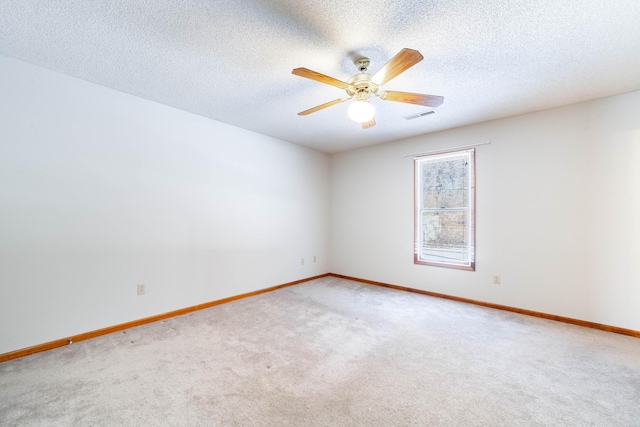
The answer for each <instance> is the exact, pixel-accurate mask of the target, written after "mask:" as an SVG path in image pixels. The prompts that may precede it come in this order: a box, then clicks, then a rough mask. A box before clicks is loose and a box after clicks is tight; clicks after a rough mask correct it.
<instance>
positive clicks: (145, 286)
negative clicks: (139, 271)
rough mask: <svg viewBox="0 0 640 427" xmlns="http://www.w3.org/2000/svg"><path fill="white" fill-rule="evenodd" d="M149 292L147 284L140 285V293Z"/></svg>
mask: <svg viewBox="0 0 640 427" xmlns="http://www.w3.org/2000/svg"><path fill="white" fill-rule="evenodd" d="M146 292H147V285H144V284H140V285H138V295H144V294H145V293H146Z"/></svg>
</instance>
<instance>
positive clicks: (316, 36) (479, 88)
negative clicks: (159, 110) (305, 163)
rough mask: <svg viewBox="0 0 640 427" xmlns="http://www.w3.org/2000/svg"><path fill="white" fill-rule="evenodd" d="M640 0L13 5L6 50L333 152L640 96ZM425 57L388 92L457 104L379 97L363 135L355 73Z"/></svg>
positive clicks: (89, 0) (2, 20)
mask: <svg viewBox="0 0 640 427" xmlns="http://www.w3.org/2000/svg"><path fill="white" fill-rule="evenodd" d="M639 23H640V3H639V2H638V0H615V1H606V0H563V1H559V0H535V1H531V0H484V1H463V0H442V1H438V0H435V1H425V0H421V1H417V0H373V1H366V2H363V1H361V0H360V1H354V0H339V1H336V0H322V1H315V0H313V1H300V0H271V1H266V0H263V1H258V0H244V1H236V0H129V1H108V0H2V1H1V2H0V53H2V54H5V55H8V56H11V57H14V58H18V59H21V60H24V61H27V62H30V63H33V64H36V65H40V66H43V67H45V68H49V69H52V70H56V71H60V72H63V73H66V74H69V75H71V76H75V77H79V78H81V79H85V80H88V81H91V82H95V83H98V84H100V85H103V86H106V87H110V88H113V89H117V90H120V91H123V92H127V93H130V94H134V95H137V96H140V97H143V98H147V99H150V100H153V101H157V102H161V103H163V104H167V105H170V106H173V107H177V108H180V109H183V110H186V111H190V112H193V113H196V114H200V115H202V116H206V117H210V118H213V119H216V120H219V121H221V122H225V123H229V124H232V125H235V126H239V127H241V128H245V129H249V130H252V131H255V132H259V133H262V134H265V135H270V136H273V137H276V138H280V139H283V140H286V141H290V142H293V143H296V144H300V145H304V146H308V147H312V148H315V149H317V150H320V151H324V152H328V153H333V152H338V151H343V150H348V149H352V148H357V147H363V146H367V145H372V144H377V143H381V142H386V141H391V140H395V139H400V138H405V137H409V136H413V135H418V134H424V133H428V132H433V131H437V130H443V129H448V128H452V127H457V126H462V125H467V124H471V123H477V122H482V121H487V120H492V119H497V118H501V117H507V116H513V115H516V114H522V113H527V112H532V111H537V110H542V109H546V108H551V107H556V106H560V105H566V104H570V103H574V102H580V101H585V100H589V99H594V98H600V97H604V96H608V95H613V94H618V93H623V92H629V91H633V90H638V89H640V72H639V71H638V70H640V32H639V30H638V28H639ZM405 47H408V48H412V49H416V50H419V51H420V52H421V53H422V54H423V56H424V58H425V59H424V60H423V61H422V62H420V63H418V64H417V65H415V66H414V67H413V68H410V69H409V70H408V71H406V72H405V73H403V74H401V75H400V76H398V77H397V78H395V79H394V80H392V81H391V82H389V83H387V84H386V85H385V87H384V88H385V89H388V90H399V91H407V92H419V93H426V94H433V95H442V96H444V97H445V101H444V104H443V105H442V106H441V107H439V108H438V114H432V115H427V116H425V117H422V118H419V119H415V120H405V119H403V117H404V116H407V115H411V114H415V113H420V112H423V111H425V110H427V108H425V107H420V106H416V105H409V104H400V103H396V102H389V101H382V100H380V99H377V98H376V99H374V101H373V102H374V104H375V105H376V109H377V113H376V119H377V126H375V127H374V128H371V129H366V130H363V129H361V128H360V126H359V125H357V124H355V123H353V122H351V121H350V120H349V119H348V118H347V115H346V110H347V106H348V105H347V103H342V104H339V105H336V106H333V107H330V108H327V109H324V110H321V111H319V112H316V113H314V114H311V115H309V116H305V117H300V116H297V115H296V113H297V112H299V111H302V110H306V109H308V108H311V107H314V106H316V105H318V104H322V103H325V102H327V101H331V100H333V99H336V98H340V97H342V96H344V91H342V90H340V89H338V88H335V87H333V86H329V85H324V84H321V83H318V82H314V81H311V80H308V79H303V78H301V77H298V76H294V75H292V74H291V70H292V69H293V68H297V67H306V68H310V69H312V70H315V71H318V72H321V73H323V74H327V75H329V76H332V77H335V78H338V79H341V80H346V79H347V78H348V77H349V76H351V75H353V74H356V69H355V67H354V65H353V60H354V59H355V58H357V57H360V56H367V57H369V58H370V59H371V62H372V64H371V67H370V68H369V71H370V72H375V71H377V70H378V69H379V68H380V67H382V66H383V65H384V64H385V63H386V62H387V61H388V60H389V59H390V58H391V57H393V56H394V55H395V54H396V53H397V52H398V51H400V50H401V49H402V48H405Z"/></svg>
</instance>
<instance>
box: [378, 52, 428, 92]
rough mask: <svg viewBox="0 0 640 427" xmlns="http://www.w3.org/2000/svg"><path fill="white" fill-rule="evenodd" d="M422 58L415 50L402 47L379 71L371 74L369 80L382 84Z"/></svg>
mask: <svg viewBox="0 0 640 427" xmlns="http://www.w3.org/2000/svg"><path fill="white" fill-rule="evenodd" d="M422 59H423V56H422V55H421V54H420V52H418V51H417V50H413V49H407V48H405V49H402V50H401V51H400V52H399V53H398V54H397V55H396V56H394V57H393V58H391V60H390V61H389V62H387V63H386V64H385V66H384V67H382V68H381V69H380V71H378V72H377V73H375V74H374V75H373V77H372V78H371V81H372V82H373V83H375V84H377V85H383V84H385V83H386V82H388V81H389V80H391V79H392V78H394V77H396V76H397V75H398V74H400V73H402V72H404V71H407V70H408V69H409V68H411V67H413V66H414V65H416V64H417V63H418V62H420V61H422Z"/></svg>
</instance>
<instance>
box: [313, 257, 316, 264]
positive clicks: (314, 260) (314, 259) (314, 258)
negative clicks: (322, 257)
mask: <svg viewBox="0 0 640 427" xmlns="http://www.w3.org/2000/svg"><path fill="white" fill-rule="evenodd" d="M313 262H314V263H315V262H316V256H315V255H314V256H313Z"/></svg>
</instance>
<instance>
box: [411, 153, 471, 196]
mask: <svg viewBox="0 0 640 427" xmlns="http://www.w3.org/2000/svg"><path fill="white" fill-rule="evenodd" d="M468 186H469V168H468V161H467V156H466V155H465V156H464V157H458V158H453V159H447V160H442V161H439V162H424V163H423V165H422V188H423V196H424V199H423V202H422V206H423V207H425V208H459V207H469V204H468V201H469V193H468V192H469V187H468Z"/></svg>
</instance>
